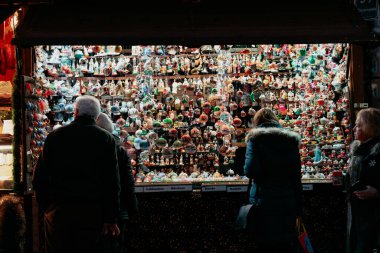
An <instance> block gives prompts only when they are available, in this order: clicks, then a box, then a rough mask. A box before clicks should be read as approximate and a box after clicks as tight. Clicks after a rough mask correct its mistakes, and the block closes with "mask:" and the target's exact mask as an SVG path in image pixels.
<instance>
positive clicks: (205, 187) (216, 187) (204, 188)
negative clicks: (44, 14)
mask: <svg viewBox="0 0 380 253" xmlns="http://www.w3.org/2000/svg"><path fill="white" fill-rule="evenodd" d="M226 188H227V186H225V185H202V191H203V192H224V191H226Z"/></svg>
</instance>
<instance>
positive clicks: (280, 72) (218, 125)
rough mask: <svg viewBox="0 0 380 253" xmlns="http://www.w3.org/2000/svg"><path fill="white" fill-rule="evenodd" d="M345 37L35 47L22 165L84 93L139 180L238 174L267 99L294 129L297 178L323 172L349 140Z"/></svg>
mask: <svg viewBox="0 0 380 253" xmlns="http://www.w3.org/2000/svg"><path fill="white" fill-rule="evenodd" d="M349 46H350V45H349V44H342V43H337V44H270V45H235V46H233V45H204V46H200V47H187V46H179V45H165V46H164V45H158V46H157V45H156V46H133V47H129V48H128V47H123V46H110V45H106V46H100V45H94V46H78V45H76V46H36V47H35V48H34V52H35V56H36V57H35V59H36V62H35V64H34V65H35V67H34V77H33V78H34V79H33V80H31V81H28V82H25V100H26V103H25V104H26V118H27V126H26V129H27V134H28V136H29V139H28V140H29V144H30V145H29V146H28V149H29V150H30V152H31V154H32V156H31V159H30V163H31V164H32V168H33V167H34V166H35V164H36V161H37V159H38V156H39V154H40V152H41V151H42V149H43V143H44V139H45V138H46V136H47V135H48V134H49V132H51V131H53V130H54V129H56V128H59V127H61V126H64V125H67V124H70V122H72V121H73V120H74V117H73V112H74V110H73V108H74V104H75V98H76V97H78V96H81V95H84V94H88V95H92V96H95V97H97V98H98V99H99V100H100V102H101V106H102V111H103V112H105V113H107V114H108V115H110V117H111V118H112V120H113V122H114V134H115V135H117V136H118V137H119V138H120V140H121V143H122V146H123V148H125V149H126V150H127V152H128V155H129V156H130V157H131V159H132V164H133V167H134V174H135V179H136V185H137V186H152V185H153V186H165V187H166V186H170V185H173V184H175V185H178V184H182V185H186V184H190V185H192V186H195V185H198V186H199V185H200V187H202V189H203V188H205V189H207V187H208V186H210V185H211V187H214V186H215V185H218V184H219V185H220V184H223V185H224V186H226V187H227V186H228V185H229V184H232V186H234V184H245V183H246V178H245V177H244V176H243V169H242V164H244V162H243V161H244V147H245V143H244V138H245V135H246V133H247V132H248V131H249V130H250V129H251V128H252V118H253V116H254V114H255V113H256V111H257V110H258V109H260V108H263V107H269V108H271V109H273V110H274V112H275V113H276V115H277V116H278V118H279V121H280V123H281V124H282V125H283V126H284V127H285V128H288V129H290V130H291V131H296V132H298V133H299V134H300V135H301V138H302V139H301V143H300V153H301V159H302V175H303V176H302V177H303V181H304V182H329V181H330V180H331V177H332V175H333V172H336V171H342V170H344V169H345V168H346V164H347V159H348V157H347V153H348V152H347V150H348V146H349V144H350V142H351V136H350V134H349V125H350V122H349V119H350V116H349V104H350V98H349V94H348V90H349V89H348V85H349V84H348V75H349V73H347V71H348V67H347V66H348V51H349ZM239 149H240V150H239ZM242 150H243V151H242ZM239 151H242V152H239ZM165 187H164V188H165ZM153 188H154V187H153ZM156 188H157V187H156ZM167 188H168V187H166V188H165V189H167ZM185 188H186V187H185ZM144 189H145V188H144ZM223 189H224V188H223ZM151 190H153V191H154V190H155V189H151ZM156 190H158V188H157V189H156ZM174 190H175V189H174Z"/></svg>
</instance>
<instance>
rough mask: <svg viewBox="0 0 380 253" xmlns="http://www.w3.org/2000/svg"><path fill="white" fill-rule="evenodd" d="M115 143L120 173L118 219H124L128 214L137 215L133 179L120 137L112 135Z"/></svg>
mask: <svg viewBox="0 0 380 253" xmlns="http://www.w3.org/2000/svg"><path fill="white" fill-rule="evenodd" d="M114 138H115V140H116V143H117V159H118V163H119V175H120V217H119V218H120V219H122V220H126V219H128V218H129V216H135V215H137V211H138V208H137V199H136V193H135V180H134V177H133V174H132V165H131V160H130V158H129V157H128V155H127V152H126V151H125V150H124V149H123V148H122V147H121V146H120V138H119V137H118V136H114Z"/></svg>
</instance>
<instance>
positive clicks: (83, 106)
mask: <svg viewBox="0 0 380 253" xmlns="http://www.w3.org/2000/svg"><path fill="white" fill-rule="evenodd" d="M99 113H100V102H99V100H98V99H96V98H95V97H92V96H88V95H84V96H80V97H78V98H77V99H76V101H75V117H78V116H85V117H90V118H92V119H94V120H96V118H97V117H98V115H99Z"/></svg>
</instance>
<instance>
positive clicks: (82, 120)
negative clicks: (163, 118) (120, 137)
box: [74, 115, 96, 125]
mask: <svg viewBox="0 0 380 253" xmlns="http://www.w3.org/2000/svg"><path fill="white" fill-rule="evenodd" d="M74 122H75V123H79V124H84V125H96V121H95V119H94V118H92V117H89V116H86V115H83V116H77V117H76V118H75V120H74Z"/></svg>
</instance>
